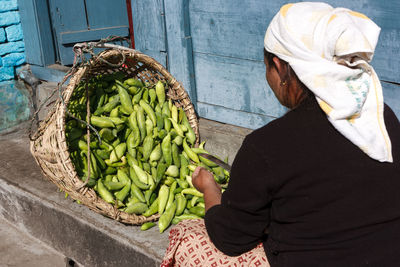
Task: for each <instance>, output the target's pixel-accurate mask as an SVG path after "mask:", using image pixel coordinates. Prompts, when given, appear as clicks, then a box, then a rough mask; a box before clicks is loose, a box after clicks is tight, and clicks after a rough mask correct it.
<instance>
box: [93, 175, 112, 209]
mask: <svg viewBox="0 0 400 267" xmlns="http://www.w3.org/2000/svg"><path fill="white" fill-rule="evenodd" d="M97 192H98V193H99V195H100V197H101V198H102V199H104V200H105V201H106V202H108V203H111V204H114V198H113V196H112V194H111V193H110V191H108V190H107V188H106V187H105V186H104V185H103V183H102V182H101V179H99V180H97Z"/></svg>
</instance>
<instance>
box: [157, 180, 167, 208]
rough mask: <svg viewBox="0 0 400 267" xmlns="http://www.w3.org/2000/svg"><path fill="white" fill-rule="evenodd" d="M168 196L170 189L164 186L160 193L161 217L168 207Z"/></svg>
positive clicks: (159, 206)
mask: <svg viewBox="0 0 400 267" xmlns="http://www.w3.org/2000/svg"><path fill="white" fill-rule="evenodd" d="M168 196H169V187H168V186H166V185H162V186H161V188H160V191H159V192H158V198H159V203H158V214H160V215H161V214H163V212H164V209H165V206H166V205H167V201H168Z"/></svg>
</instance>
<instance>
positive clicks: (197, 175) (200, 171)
mask: <svg viewBox="0 0 400 267" xmlns="http://www.w3.org/2000/svg"><path fill="white" fill-rule="evenodd" d="M192 183H193V186H194V187H196V189H197V190H198V191H200V192H202V193H204V191H208V190H215V189H218V190H220V191H221V188H220V186H219V185H218V184H217V183H216V182H215V180H214V175H213V174H212V173H211V172H209V171H207V170H206V169H204V168H202V167H197V168H196V169H195V170H194V172H193V174H192Z"/></svg>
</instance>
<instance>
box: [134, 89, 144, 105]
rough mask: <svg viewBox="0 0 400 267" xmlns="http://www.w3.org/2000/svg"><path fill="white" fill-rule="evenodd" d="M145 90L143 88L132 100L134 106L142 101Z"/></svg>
mask: <svg viewBox="0 0 400 267" xmlns="http://www.w3.org/2000/svg"><path fill="white" fill-rule="evenodd" d="M143 91H144V89H143V88H141V89H140V90H139V91H138V92H137V93H136V94H135V95H134V96H133V98H132V104H139V101H140V100H141V99H142V94H143Z"/></svg>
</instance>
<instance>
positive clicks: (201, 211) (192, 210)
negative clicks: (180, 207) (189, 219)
mask: <svg viewBox="0 0 400 267" xmlns="http://www.w3.org/2000/svg"><path fill="white" fill-rule="evenodd" d="M189 211H190V213H193V214H195V215H197V216H199V217H204V215H205V210H204V208H202V207H192V208H190V209H189Z"/></svg>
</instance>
